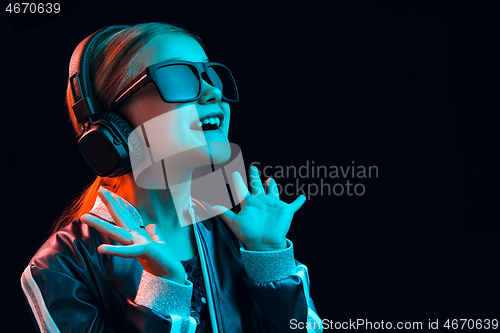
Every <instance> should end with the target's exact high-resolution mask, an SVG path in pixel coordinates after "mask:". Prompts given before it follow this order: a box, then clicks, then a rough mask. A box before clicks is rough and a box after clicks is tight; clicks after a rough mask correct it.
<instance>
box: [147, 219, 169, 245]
mask: <svg viewBox="0 0 500 333" xmlns="http://www.w3.org/2000/svg"><path fill="white" fill-rule="evenodd" d="M146 231H147V232H148V234H149V235H150V236H151V239H152V240H154V241H155V242H158V243H165V240H164V239H163V237H162V235H161V232H160V229H159V228H158V226H157V225H156V224H153V223H152V224H148V225H147V226H146Z"/></svg>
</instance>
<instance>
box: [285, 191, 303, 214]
mask: <svg viewBox="0 0 500 333" xmlns="http://www.w3.org/2000/svg"><path fill="white" fill-rule="evenodd" d="M304 202H306V196H305V195H303V194H301V195H299V197H298V198H297V199H295V200H294V202H292V203H291V204H289V205H290V206H289V207H290V208H291V209H292V211H293V212H294V213H295V212H296V211H298V210H299V209H300V207H302V205H303V204H304Z"/></svg>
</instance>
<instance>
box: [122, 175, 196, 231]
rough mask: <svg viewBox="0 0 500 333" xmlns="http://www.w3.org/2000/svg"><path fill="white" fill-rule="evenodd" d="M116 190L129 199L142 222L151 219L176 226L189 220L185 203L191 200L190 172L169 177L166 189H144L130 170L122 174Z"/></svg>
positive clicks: (179, 226) (162, 224)
mask: <svg viewBox="0 0 500 333" xmlns="http://www.w3.org/2000/svg"><path fill="white" fill-rule="evenodd" d="M122 177H123V178H122V180H121V183H120V187H119V189H118V190H117V192H116V194H118V195H119V196H120V197H122V198H124V199H126V200H127V201H128V202H130V203H131V204H132V205H133V206H134V207H135V208H136V209H137V210H138V211H139V214H140V215H141V217H142V219H143V222H144V224H145V225H147V224H150V223H154V224H157V225H158V227H160V228H161V229H165V228H167V229H179V228H181V227H182V226H185V225H189V224H191V217H190V215H189V213H188V212H187V207H188V205H189V204H190V203H191V202H190V198H191V177H192V173H187V174H184V175H177V177H172V176H169V177H168V183H169V184H175V185H170V186H168V187H167V188H166V189H145V188H142V187H140V186H138V185H137V184H136V182H135V180H134V176H133V174H132V173H128V174H126V175H124V176H122Z"/></svg>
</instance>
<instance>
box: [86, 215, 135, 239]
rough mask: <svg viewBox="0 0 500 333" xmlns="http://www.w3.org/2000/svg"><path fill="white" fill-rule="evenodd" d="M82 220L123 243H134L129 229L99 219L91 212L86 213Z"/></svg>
mask: <svg viewBox="0 0 500 333" xmlns="http://www.w3.org/2000/svg"><path fill="white" fill-rule="evenodd" d="M80 220H81V221H82V222H83V223H85V224H87V225H88V226H90V227H92V228H94V229H96V230H98V231H99V232H101V233H103V234H104V235H106V236H108V237H109V238H111V239H113V240H115V241H117V242H118V243H120V244H123V245H129V244H132V243H133V242H132V234H131V233H130V232H128V231H127V230H125V229H123V228H120V227H117V226H115V225H113V224H111V223H109V222H106V221H103V220H101V219H98V218H97V217H95V216H92V215H90V214H84V215H82V217H81V218H80Z"/></svg>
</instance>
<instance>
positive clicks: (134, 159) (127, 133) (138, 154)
mask: <svg viewBox="0 0 500 333" xmlns="http://www.w3.org/2000/svg"><path fill="white" fill-rule="evenodd" d="M99 119H106V120H107V121H108V122H109V123H110V124H113V125H114V126H115V127H116V128H117V132H118V133H119V135H120V136H121V138H123V140H124V141H125V143H126V145H127V148H128V151H127V161H128V164H129V165H130V166H134V165H138V164H139V163H140V161H141V160H142V155H143V154H144V149H143V148H141V147H143V145H141V141H140V140H139V138H138V136H137V135H135V133H134V129H133V128H132V126H130V124H129V123H128V122H127V121H126V120H125V119H123V118H122V117H121V116H120V115H118V114H116V113H114V112H103V113H102V114H100V116H99ZM143 140H144V139H143ZM130 171H131V168H130V169H128V171H127V172H126V173H128V172H130ZM123 174H125V173H123Z"/></svg>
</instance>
